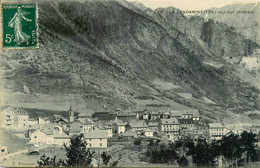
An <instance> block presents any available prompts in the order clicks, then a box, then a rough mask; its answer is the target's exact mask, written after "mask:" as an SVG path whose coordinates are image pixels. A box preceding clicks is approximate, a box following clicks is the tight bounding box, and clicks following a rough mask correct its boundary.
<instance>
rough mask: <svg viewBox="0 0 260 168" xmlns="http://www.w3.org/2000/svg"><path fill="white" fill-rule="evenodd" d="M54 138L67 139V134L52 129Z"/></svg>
mask: <svg viewBox="0 0 260 168" xmlns="http://www.w3.org/2000/svg"><path fill="white" fill-rule="evenodd" d="M53 138H54V139H69V138H70V137H69V135H67V134H65V133H64V132H59V131H54V132H53Z"/></svg>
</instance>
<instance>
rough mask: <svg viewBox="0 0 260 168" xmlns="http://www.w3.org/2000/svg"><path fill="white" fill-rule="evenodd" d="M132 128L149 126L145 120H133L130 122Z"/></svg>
mask: <svg viewBox="0 0 260 168" xmlns="http://www.w3.org/2000/svg"><path fill="white" fill-rule="evenodd" d="M129 125H130V127H131V128H146V127H148V126H147V124H146V123H145V121H144V120H131V121H130V122H129Z"/></svg>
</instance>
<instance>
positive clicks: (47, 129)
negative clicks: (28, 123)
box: [39, 123, 55, 135]
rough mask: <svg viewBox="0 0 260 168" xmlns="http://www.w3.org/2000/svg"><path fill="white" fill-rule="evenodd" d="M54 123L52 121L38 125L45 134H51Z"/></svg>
mask: <svg viewBox="0 0 260 168" xmlns="http://www.w3.org/2000/svg"><path fill="white" fill-rule="evenodd" d="M54 128H55V127H54V124H52V123H49V124H43V125H40V128H39V129H40V130H41V131H42V132H44V133H45V134H47V135H52V134H53V131H54Z"/></svg>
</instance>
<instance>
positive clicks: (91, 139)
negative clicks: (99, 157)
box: [83, 128, 108, 149]
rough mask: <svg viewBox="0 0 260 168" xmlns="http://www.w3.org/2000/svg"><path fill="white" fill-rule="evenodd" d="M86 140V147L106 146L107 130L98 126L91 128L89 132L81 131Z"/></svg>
mask: <svg viewBox="0 0 260 168" xmlns="http://www.w3.org/2000/svg"><path fill="white" fill-rule="evenodd" d="M83 135H84V138H85V140H86V142H87V148H94V149H95V148H107V139H108V136H107V132H106V131H104V130H101V129H98V128H93V129H91V130H90V131H89V132H85V133H83Z"/></svg>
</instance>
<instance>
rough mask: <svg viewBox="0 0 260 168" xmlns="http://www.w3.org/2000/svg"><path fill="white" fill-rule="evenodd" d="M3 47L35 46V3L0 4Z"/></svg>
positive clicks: (36, 44)
mask: <svg viewBox="0 0 260 168" xmlns="http://www.w3.org/2000/svg"><path fill="white" fill-rule="evenodd" d="M2 17H3V48H37V47H38V42H37V36H38V34H37V5H36V4H2Z"/></svg>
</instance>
